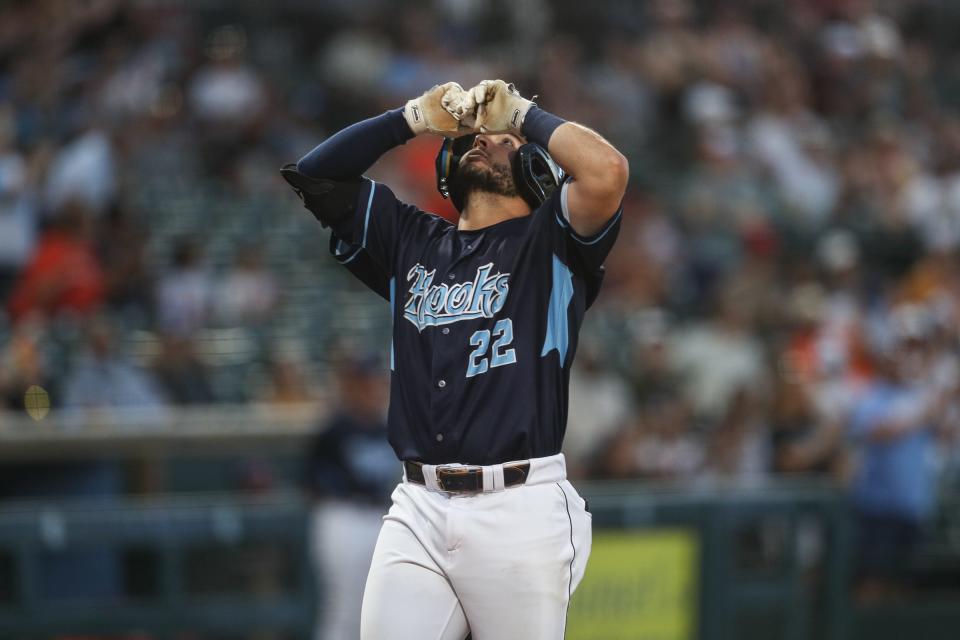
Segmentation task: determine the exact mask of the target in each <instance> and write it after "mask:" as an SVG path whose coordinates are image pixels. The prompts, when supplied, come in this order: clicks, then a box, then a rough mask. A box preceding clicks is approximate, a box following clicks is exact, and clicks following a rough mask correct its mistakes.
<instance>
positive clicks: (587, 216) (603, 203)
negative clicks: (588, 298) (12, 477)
mask: <svg viewBox="0 0 960 640" xmlns="http://www.w3.org/2000/svg"><path fill="white" fill-rule="evenodd" d="M467 94H468V99H467V100H466V101H465V102H464V107H463V108H464V109H470V108H471V107H472V108H475V109H476V115H477V122H476V126H477V127H478V128H479V130H480V131H481V132H483V133H488V132H489V133H499V132H510V133H515V134H519V135H522V136H523V137H525V138H526V139H527V140H529V141H530V142H536V143H537V144H539V145H540V146H542V147H544V148H545V149H547V151H549V152H550V155H551V156H552V157H553V159H554V160H555V161H556V163H557V164H558V165H560V168H561V169H563V170H564V172H565V173H567V174H568V175H570V176H571V179H572V181H571V183H570V185H569V186H568V187H567V208H568V211H569V213H570V224H571V226H572V227H573V230H574V231H576V232H577V233H578V234H580V235H582V236H591V235H593V234H594V233H596V232H597V231H599V230H600V229H601V228H603V225H604V224H605V223H606V222H607V221H608V220H609V219H610V218H611V217H612V216H613V215H614V214H616V212H617V211H618V210H619V209H620V203H621V202H622V200H623V194H624V192H625V191H626V188H627V180H628V178H629V176H630V168H629V165H628V163H627V159H626V158H625V157H624V156H623V154H621V153H620V152H619V151H617V150H616V149H615V148H614V147H613V145H611V144H610V143H609V142H607V141H606V140H604V139H603V138H602V137H601V136H600V134H598V133H596V132H595V131H592V130H591V129H588V128H587V127H584V126H582V125H579V124H576V123H573V122H566V121H564V120H563V119H561V118H559V117H557V116H555V115H553V114H552V113H549V112H547V111H544V110H543V109H541V108H540V107H538V106H537V105H536V104H534V103H533V102H531V101H530V100H527V99H525V98H523V97H521V96H520V94H519V93H518V92H517V91H516V89H515V88H514V87H513V85H511V84H507V83H506V82H504V81H503V80H485V81H483V82H481V83H480V84H478V85H477V86H476V87H473V88H472V89H470V90H469V91H468V92H467Z"/></svg>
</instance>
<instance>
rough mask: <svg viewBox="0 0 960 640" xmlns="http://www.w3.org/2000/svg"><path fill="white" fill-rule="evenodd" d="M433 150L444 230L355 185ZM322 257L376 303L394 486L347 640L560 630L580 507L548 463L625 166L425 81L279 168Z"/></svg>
mask: <svg viewBox="0 0 960 640" xmlns="http://www.w3.org/2000/svg"><path fill="white" fill-rule="evenodd" d="M425 134H436V135H440V136H443V137H444V138H445V139H444V141H443V143H442V144H441V147H440V152H439V154H438V156H437V180H438V187H439V188H440V190H441V193H443V194H444V195H448V196H449V197H450V198H451V199H452V201H453V203H454V205H455V206H456V207H457V208H458V210H459V211H460V219H459V222H458V223H457V224H451V223H449V222H447V221H445V220H444V219H443V218H440V217H438V216H435V215H432V214H429V213H425V212H423V211H420V210H419V209H417V208H416V207H415V206H413V205H410V204H406V203H403V202H400V201H399V200H398V199H397V198H396V197H395V196H394V194H393V192H391V190H390V188H389V187H387V186H386V185H383V184H378V183H376V182H374V181H372V180H369V179H367V178H363V177H361V176H362V174H363V172H364V171H366V170H367V169H368V168H369V167H370V166H371V165H372V164H373V163H374V162H375V161H376V160H377V158H379V157H380V156H381V155H382V154H383V153H385V152H386V151H388V150H390V149H391V148H393V147H395V146H398V145H400V144H403V143H405V142H406V141H407V140H409V139H411V138H412V137H414V136H416V135H425ZM282 173H283V174H284V177H285V178H287V180H288V181H289V182H290V183H291V184H292V185H293V187H294V189H295V190H296V191H297V193H298V194H299V195H300V196H301V198H303V200H304V203H305V206H306V207H307V208H308V209H310V210H311V212H312V213H313V214H314V215H315V216H316V217H317V218H318V219H319V220H320V222H321V223H323V224H324V225H326V226H329V227H330V228H331V229H332V234H331V251H332V252H333V254H334V256H335V257H336V259H337V260H338V261H340V262H341V263H342V264H344V265H345V266H346V267H347V268H348V269H350V270H351V271H352V272H353V273H354V274H355V275H356V276H357V277H359V278H360V279H361V280H362V281H363V282H365V283H366V284H367V285H368V286H369V287H370V288H371V289H373V290H374V291H375V292H377V293H378V294H379V295H381V296H383V297H384V298H386V299H388V300H389V301H390V305H391V308H392V312H393V340H392V345H391V354H390V369H391V374H392V375H391V397H390V409H389V416H388V433H389V441H390V444H391V445H392V447H393V449H394V451H395V452H396V454H397V456H398V457H399V459H400V460H401V461H402V465H401V466H402V469H403V481H402V482H401V483H400V484H399V485H398V486H397V488H396V489H395V490H394V492H393V495H392V501H393V504H392V506H391V508H390V511H389V513H388V514H387V515H386V516H385V517H384V519H383V526H382V528H381V531H380V535H379V538H378V541H377V546H376V550H375V551H374V555H373V560H372V565H371V567H370V572H369V575H368V576H367V583H366V588H365V592H364V601H363V607H362V614H361V638H363V640H407V639H409V640H434V639H436V640H441V639H442V640H463V639H464V638H465V637H466V636H467V635H468V634H471V633H472V637H473V639H474V640H504V639H513V638H518V639H519V638H537V639H539V640H542V639H554V638H562V637H563V635H564V627H565V623H566V613H567V607H568V605H569V602H570V596H571V594H572V593H573V591H574V589H575V588H576V587H577V584H578V583H579V582H580V579H581V578H582V577H583V572H584V569H585V566H586V561H587V557H588V556H589V553H590V542H591V531H590V527H591V524H590V514H589V513H588V511H587V508H586V507H587V506H586V503H585V502H584V500H583V499H582V498H581V497H580V496H579V495H578V494H577V492H576V491H575V490H574V488H573V487H572V486H571V485H570V483H569V482H567V480H566V471H565V466H564V458H563V455H562V454H561V453H560V448H561V444H562V441H563V434H564V429H565V426H566V418H567V386H568V381H569V375H570V365H571V362H572V360H573V356H574V353H575V352H576V347H577V335H578V331H579V329H580V325H581V322H582V320H583V315H584V312H585V310H586V309H587V307H588V306H589V305H590V304H591V303H592V301H593V299H594V297H595V296H596V294H597V291H598V289H599V286H600V282H601V279H602V274H603V271H602V263H603V261H604V258H605V257H606V255H607V253H608V252H609V251H610V248H611V247H612V245H613V242H614V239H615V238H616V236H617V232H618V229H619V221H620V214H621V202H622V199H623V194H624V190H625V188H626V184H627V176H628V167H627V161H626V159H625V158H624V157H623V156H622V155H621V154H620V153H619V152H618V151H617V150H616V149H615V148H614V147H613V146H611V145H610V144H609V143H608V142H607V141H605V140H604V139H603V138H601V137H600V136H599V135H598V134H596V133H595V132H593V131H591V130H590V129H587V128H586V127H583V126H580V125H578V124H574V123H571V122H565V121H564V120H562V119H561V118H559V117H557V116H555V115H553V114H551V113H548V112H547V111H544V110H543V109H540V108H539V107H538V106H537V105H536V104H534V103H533V102H531V101H530V100H527V99H524V98H523V97H521V96H520V95H519V94H518V93H517V91H516V90H515V89H514V87H513V85H509V84H507V83H505V82H503V81H502V80H488V81H484V82H482V83H480V84H479V85H477V86H476V87H473V88H472V89H470V90H468V91H465V90H464V89H462V88H461V87H460V85H458V84H456V83H453V82H449V83H446V84H443V85H438V86H436V87H434V88H433V89H431V90H429V91H427V92H426V93H424V94H423V95H422V96H420V97H419V98H415V99H413V100H410V101H409V102H408V103H407V104H406V105H405V106H404V107H403V108H401V109H395V110H392V111H388V112H386V113H384V114H382V115H380V116H377V117H374V118H371V119H368V120H364V121H363V122H359V123H357V124H354V125H352V126H350V127H348V128H346V129H344V130H342V131H340V132H339V133H337V134H335V135H334V136H332V137H331V138H329V139H327V140H326V141H324V142H323V143H322V144H320V146H318V147H317V148H316V149H314V150H313V151H311V152H310V153H309V154H307V155H306V156H304V157H303V158H302V159H301V160H300V161H299V162H298V163H297V164H296V166H294V165H287V167H285V168H284V169H283V170H282Z"/></svg>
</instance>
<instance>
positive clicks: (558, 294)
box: [540, 256, 573, 367]
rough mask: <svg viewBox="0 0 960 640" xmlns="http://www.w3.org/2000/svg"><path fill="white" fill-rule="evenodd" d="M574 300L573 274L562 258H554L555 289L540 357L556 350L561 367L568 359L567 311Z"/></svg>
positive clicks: (551, 297) (552, 294) (552, 292)
mask: <svg viewBox="0 0 960 640" xmlns="http://www.w3.org/2000/svg"><path fill="white" fill-rule="evenodd" d="M572 299H573V273H571V272H570V269H569V268H568V267H567V265H565V264H563V263H562V262H561V261H560V258H558V257H557V256H553V289H552V290H551V291H550V307H549V309H548V310H547V335H546V338H545V339H544V341H543V349H542V350H541V351H540V357H541V358H542V357H543V356H545V355H547V354H548V353H550V352H551V351H552V350H554V349H556V350H557V353H558V354H559V355H560V366H561V367H562V366H563V365H564V363H565V362H566V359H567V346H568V344H569V342H570V330H569V328H568V326H567V310H568V309H569V308H570V301H571V300H572Z"/></svg>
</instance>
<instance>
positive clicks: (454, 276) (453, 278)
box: [447, 273, 457, 280]
mask: <svg viewBox="0 0 960 640" xmlns="http://www.w3.org/2000/svg"><path fill="white" fill-rule="evenodd" d="M447 277H448V278H450V279H451V280H456V279H457V274H455V273H451V274H450V275H448V276H447Z"/></svg>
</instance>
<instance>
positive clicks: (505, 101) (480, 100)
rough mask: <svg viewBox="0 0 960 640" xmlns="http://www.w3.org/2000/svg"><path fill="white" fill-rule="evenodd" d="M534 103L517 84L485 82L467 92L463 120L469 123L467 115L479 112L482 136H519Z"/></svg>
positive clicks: (477, 114)
mask: <svg viewBox="0 0 960 640" xmlns="http://www.w3.org/2000/svg"><path fill="white" fill-rule="evenodd" d="M532 104H533V102H532V101H531V100H527V99H526V98H524V97H523V96H521V95H520V92H519V91H517V89H516V87H514V86H513V84H508V83H506V82H504V81H503V80H484V81H483V82H481V83H480V84H478V85H477V86H475V87H473V88H471V89H469V90H468V91H467V92H466V97H465V98H464V101H463V104H462V106H461V111H462V113H461V115H460V117H461V119H463V120H466V117H465V115H464V114H470V113H476V129H477V130H478V131H480V132H481V133H514V134H517V135H519V134H520V127H521V125H522V124H523V118H524V116H526V115H527V111H529V110H530V106H531V105H532Z"/></svg>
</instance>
